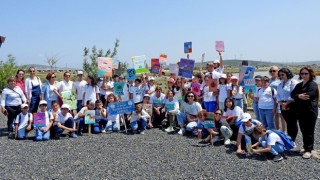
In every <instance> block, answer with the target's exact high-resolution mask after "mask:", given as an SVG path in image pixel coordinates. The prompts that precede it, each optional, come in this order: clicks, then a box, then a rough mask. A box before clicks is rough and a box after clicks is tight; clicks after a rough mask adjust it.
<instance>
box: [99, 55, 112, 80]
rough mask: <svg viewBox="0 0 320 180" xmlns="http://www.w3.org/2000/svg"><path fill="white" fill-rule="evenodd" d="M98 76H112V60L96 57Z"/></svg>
mask: <svg viewBox="0 0 320 180" xmlns="http://www.w3.org/2000/svg"><path fill="white" fill-rule="evenodd" d="M98 76H99V77H101V76H108V77H111V76H112V58H109V57H98Z"/></svg>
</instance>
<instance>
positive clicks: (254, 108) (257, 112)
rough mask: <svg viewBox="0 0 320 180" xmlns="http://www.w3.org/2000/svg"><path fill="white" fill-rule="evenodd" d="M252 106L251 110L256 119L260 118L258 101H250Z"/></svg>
mask: <svg viewBox="0 0 320 180" xmlns="http://www.w3.org/2000/svg"><path fill="white" fill-rule="evenodd" d="M252 107H253V112H254V114H255V115H256V119H257V120H259V119H260V113H259V106H258V102H252Z"/></svg>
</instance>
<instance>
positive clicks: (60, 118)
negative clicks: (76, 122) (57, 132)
mask: <svg viewBox="0 0 320 180" xmlns="http://www.w3.org/2000/svg"><path fill="white" fill-rule="evenodd" d="M70 117H72V115H71V114H70V113H67V114H66V116H63V115H62V113H61V112H60V113H59V114H58V115H57V117H56V121H55V122H54V124H58V122H60V123H61V124H62V125H63V124H64V123H65V122H66V121H67V120H68V118H70Z"/></svg>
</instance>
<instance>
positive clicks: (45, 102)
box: [39, 100, 48, 106]
mask: <svg viewBox="0 0 320 180" xmlns="http://www.w3.org/2000/svg"><path fill="white" fill-rule="evenodd" d="M42 104H45V105H47V104H48V103H47V101H45V100H41V101H40V102H39V106H40V105H42Z"/></svg>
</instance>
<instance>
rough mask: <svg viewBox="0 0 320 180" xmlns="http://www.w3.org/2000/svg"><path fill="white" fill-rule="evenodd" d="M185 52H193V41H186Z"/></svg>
mask: <svg viewBox="0 0 320 180" xmlns="http://www.w3.org/2000/svg"><path fill="white" fill-rule="evenodd" d="M184 53H192V42H185V43H184Z"/></svg>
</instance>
